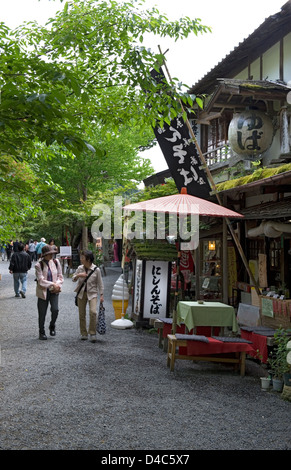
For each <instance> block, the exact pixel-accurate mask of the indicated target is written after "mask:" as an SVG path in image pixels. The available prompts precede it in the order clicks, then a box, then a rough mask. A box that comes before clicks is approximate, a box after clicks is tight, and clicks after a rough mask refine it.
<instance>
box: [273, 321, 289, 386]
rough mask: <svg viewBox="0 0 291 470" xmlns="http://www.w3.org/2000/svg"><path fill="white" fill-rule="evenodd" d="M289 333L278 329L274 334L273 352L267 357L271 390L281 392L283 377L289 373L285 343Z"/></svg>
mask: <svg viewBox="0 0 291 470" xmlns="http://www.w3.org/2000/svg"><path fill="white" fill-rule="evenodd" d="M289 334H290V331H288V330H284V329H283V328H279V329H278V330H276V331H275V333H274V350H273V351H272V353H271V354H270V357H269V360H268V362H269V365H270V368H271V371H272V377H273V390H275V391H277V392H281V391H282V389H283V384H284V382H283V376H284V374H285V373H286V372H288V371H289V369H290V367H289V365H288V363H287V343H288V340H289Z"/></svg>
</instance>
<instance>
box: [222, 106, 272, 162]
mask: <svg viewBox="0 0 291 470" xmlns="http://www.w3.org/2000/svg"><path fill="white" fill-rule="evenodd" d="M273 135H274V129H273V124H272V121H271V119H270V118H269V117H268V116H267V115H266V114H265V113H263V112H262V111H257V110H254V109H250V110H245V111H244V112H242V113H236V114H234V115H233V119H232V120H231V122H230V124H229V128H228V140H229V145H230V147H231V149H232V150H233V151H234V152H235V153H236V154H237V155H242V156H244V157H245V158H246V160H257V159H259V158H260V156H261V154H262V153H264V152H266V150H268V148H269V147H270V145H271V144H272V141H273Z"/></svg>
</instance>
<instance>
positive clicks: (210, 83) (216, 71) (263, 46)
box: [189, 0, 291, 94]
mask: <svg viewBox="0 0 291 470" xmlns="http://www.w3.org/2000/svg"><path fill="white" fill-rule="evenodd" d="M290 31H291V0H289V1H288V2H286V3H285V4H284V5H283V6H282V8H281V10H280V11H279V12H278V13H276V14H275V15H271V16H269V17H268V18H267V19H266V20H265V21H264V22H263V23H262V24H261V25H260V26H259V27H258V28H257V29H256V30H255V31H254V32H253V33H252V34H250V35H249V36H248V37H247V38H246V39H245V40H244V41H243V42H241V43H240V44H239V45H238V46H237V47H235V49H233V51H231V52H230V53H229V54H228V55H227V56H226V57H225V58H224V59H223V60H222V61H220V62H219V63H218V64H217V65H216V66H215V67H214V68H213V69H211V70H210V72H208V73H207V74H206V75H204V77H202V78H201V79H200V80H199V81H198V82H197V83H195V84H194V85H193V86H192V88H191V89H190V90H189V93H191V94H203V93H207V94H210V93H212V92H213V91H214V88H215V86H216V80H217V79H218V78H222V77H230V78H231V77H235V76H236V75H237V74H238V73H239V72H240V71H241V70H243V69H244V68H245V67H247V65H248V62H249V61H254V60H255V59H257V58H258V57H259V56H260V55H261V54H262V53H263V52H265V51H266V50H268V49H269V48H270V47H272V45H274V44H276V42H278V41H279V40H280V39H281V38H282V37H283V36H285V35H286V34H288V33H289V32H290Z"/></svg>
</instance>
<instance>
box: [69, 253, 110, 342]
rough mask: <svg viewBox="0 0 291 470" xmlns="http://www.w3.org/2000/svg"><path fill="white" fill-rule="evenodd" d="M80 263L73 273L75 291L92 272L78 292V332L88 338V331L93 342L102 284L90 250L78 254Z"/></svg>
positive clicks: (84, 338) (102, 300)
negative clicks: (87, 319) (87, 309)
mask: <svg viewBox="0 0 291 470" xmlns="http://www.w3.org/2000/svg"><path fill="white" fill-rule="evenodd" d="M80 260H81V263H82V264H81V265H80V266H79V267H78V268H77V270H76V271H75V273H74V274H73V278H72V279H73V282H76V281H78V285H77V287H76V289H75V292H77V291H78V290H79V287H80V286H81V285H82V284H83V283H84V281H85V279H86V277H87V276H88V274H89V273H90V272H92V274H91V275H90V277H89V278H88V280H87V282H85V283H84V284H83V286H82V288H81V290H80V292H79V294H78V308H79V321H80V333H81V339H83V340H86V339H88V332H89V335H90V341H92V342H93V343H95V341H96V321H97V299H98V293H99V295H100V302H102V303H103V302H104V298H103V292H104V286H103V281H102V276H101V272H100V269H99V268H97V266H95V264H94V263H93V261H94V255H93V253H92V251H89V250H85V251H84V252H82V254H81V256H80ZM87 303H89V329H88V330H87V325H86V305H87Z"/></svg>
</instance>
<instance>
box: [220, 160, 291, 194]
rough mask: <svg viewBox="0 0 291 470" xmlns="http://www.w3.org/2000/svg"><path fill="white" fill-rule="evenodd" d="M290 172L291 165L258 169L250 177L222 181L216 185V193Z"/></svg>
mask: <svg viewBox="0 0 291 470" xmlns="http://www.w3.org/2000/svg"><path fill="white" fill-rule="evenodd" d="M286 171H291V163H287V164H285V165H282V166H279V167H277V168H258V169H257V170H255V171H254V172H253V173H252V174H251V175H247V176H242V177H240V178H236V179H232V180H229V181H224V182H223V183H219V184H217V185H216V188H217V190H218V191H225V190H226V189H231V188H236V187H237V186H243V185H245V184H248V183H252V182H253V181H259V180H262V179H265V178H270V177H271V176H275V175H279V174H280V173H285V172H286Z"/></svg>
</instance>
